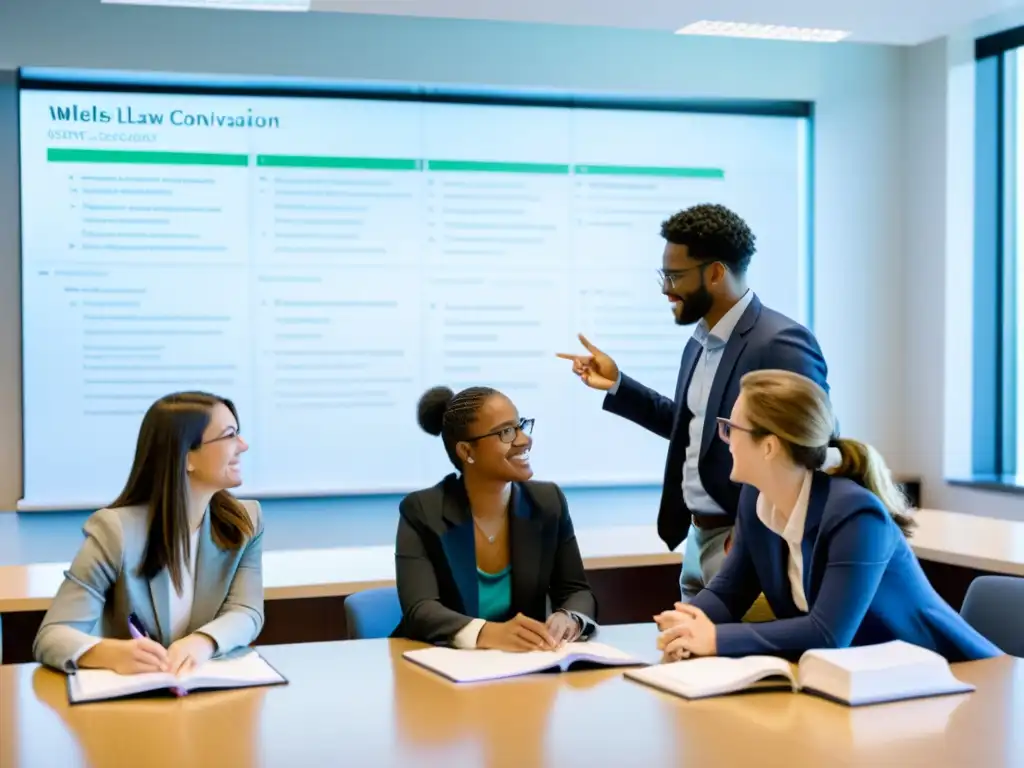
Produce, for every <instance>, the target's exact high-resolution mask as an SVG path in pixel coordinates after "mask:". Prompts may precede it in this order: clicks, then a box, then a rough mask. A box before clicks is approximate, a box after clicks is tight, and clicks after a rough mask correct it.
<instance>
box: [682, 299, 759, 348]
mask: <svg viewBox="0 0 1024 768" xmlns="http://www.w3.org/2000/svg"><path fill="white" fill-rule="evenodd" d="M753 300H754V292H753V291H752V290H750V289H749V288H747V291H746V293H744V294H743V296H742V297H741V298H740V300H739V301H737V302H736V303H735V304H733V305H732V307H731V308H730V309H729V311H728V312H726V313H725V314H724V315H722V317H721V319H720V320H719V321H718V322H717V323H715V327H714V328H710V329H709V328H708V323H707V320H705V319H704V318H701V319H700V322H698V323H697V327H696V328H694V329H693V338H694V339H695V340H696V341H697V342H699V343H700V344H701V345H705V342H706V345H707V346H711V347H717V346H721V345H723V344H725V343H726V342H727V341H729V337H730V336H732V332H733V331H734V330H735V329H736V325H737V324H738V323H739V321H740V318H741V317H743V313H744V312H746V311H747V307H749V306H750V302H751V301H753Z"/></svg>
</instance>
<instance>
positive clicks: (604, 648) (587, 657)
mask: <svg viewBox="0 0 1024 768" xmlns="http://www.w3.org/2000/svg"><path fill="white" fill-rule="evenodd" d="M555 653H557V654H559V655H560V656H561V657H562V658H563V659H565V661H566V662H567V663H569V664H571V663H572V662H574V661H593V662H596V663H599V664H608V665H610V666H611V665H614V666H617V665H626V664H641V663H643V662H641V661H639V660H638V659H636V658H634V657H633V656H630V655H629V654H628V653H623V652H622V651H620V650H619V649H618V648H613V647H612V646H610V645H605V644H604V643H593V642H584V643H569V644H567V645H565V646H563V647H562V648H560V649H559V650H557V651H555Z"/></svg>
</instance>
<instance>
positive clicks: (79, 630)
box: [32, 501, 263, 672]
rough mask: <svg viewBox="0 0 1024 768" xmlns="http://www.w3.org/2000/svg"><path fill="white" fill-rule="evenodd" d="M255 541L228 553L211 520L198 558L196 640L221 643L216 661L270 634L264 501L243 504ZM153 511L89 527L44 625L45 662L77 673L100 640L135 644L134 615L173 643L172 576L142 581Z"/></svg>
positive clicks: (126, 513) (109, 514)
mask: <svg viewBox="0 0 1024 768" xmlns="http://www.w3.org/2000/svg"><path fill="white" fill-rule="evenodd" d="M242 504H243V505H244V506H245V508H246V510H247V511H248V512H249V516H250V517H251V518H252V521H253V528H254V530H255V534H254V536H253V537H252V539H250V540H249V541H248V542H246V543H245V544H243V545H242V547H241V548H240V549H238V550H228V551H224V550H221V549H220V548H219V547H217V545H216V544H215V543H214V542H213V538H212V537H211V535H210V515H209V514H207V515H205V516H204V517H203V524H202V528H201V529H200V532H199V544H198V550H199V551H198V552H197V554H196V575H195V579H196V582H195V597H194V602H193V604H192V618H191V620H190V621H189V624H188V630H187V631H188V633H189V634H191V633H192V632H202V633H203V634H204V635H208V636H209V637H211V638H212V639H213V640H214V642H215V643H216V644H217V648H216V652H215V655H216V656H221V655H224V654H227V653H230V652H231V651H233V650H236V649H237V648H240V647H244V646H247V645H249V644H250V643H252V641H253V640H255V639H256V637H257V636H258V635H259V633H260V630H261V629H262V628H263V516H262V514H261V512H260V505H259V502H257V501H243V502H242ZM148 517H149V515H148V511H147V509H146V507H142V506H136V507H120V508H117V509H101V510H99V511H98V512H95V513H94V514H92V515H90V517H89V519H88V520H86V521H85V525H84V526H83V528H82V532H83V533H84V534H85V543H84V544H83V545H82V548H81V549H79V550H78V554H77V555H75V559H74V561H73V562H72V563H71V568H70V569H68V570H67V571H65V572H64V581H63V583H62V584H61V585H60V588H59V589H58V590H57V595H56V597H55V598H54V599H53V603H51V604H50V609H49V610H48V611H47V612H46V616H45V617H44V618H43V623H42V626H40V628H39V632H38V634H37V635H36V639H35V642H34V643H33V646H32V652H33V654H34V656H35V658H36V660H37V661H39V662H41V663H43V664H46V665H48V666H51V667H54V668H56V669H60V670H64V671H66V672H72V671H74V670H75V669H77V662H78V659H79V658H80V657H81V656H82V654H83V653H85V652H86V651H87V650H89V649H90V648H92V647H93V646H94V645H95V644H96V642H97V639H98V638H107V639H121V640H127V639H129V638H130V637H131V635H130V634H129V632H128V616H129V615H130V614H131V613H133V612H134V613H135V615H136V616H137V617H138V618H139V620H140V621H141V622H142V625H143V626H144V627H145V629H146V632H147V633H148V634H149V636H150V637H152V638H153V639H154V640H157V641H158V642H160V643H161V644H162V645H164V646H168V645H170V643H171V637H170V632H171V621H170V610H171V608H170V591H171V589H173V587H172V585H171V577H170V574H169V573H168V572H167V570H166V569H164V570H163V571H161V572H160V573H159V574H157V576H156V578H154V579H153V580H152V581H150V580H148V579H146V578H145V577H142V576H139V575H137V574H136V569H137V567H138V565H139V563H141V562H142V555H143V552H144V551H145V547H146V538H147V532H148Z"/></svg>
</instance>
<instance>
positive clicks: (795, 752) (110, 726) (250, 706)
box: [0, 624, 1024, 768]
mask: <svg viewBox="0 0 1024 768" xmlns="http://www.w3.org/2000/svg"><path fill="white" fill-rule="evenodd" d="M654 636H655V630H654V627H653V625H652V624H643V625H640V624H633V625H620V626H614V627H607V628H604V629H602V631H601V637H600V640H601V641H603V642H605V643H608V644H610V645H613V646H615V647H617V648H620V649H621V650H623V651H626V652H628V653H632V654H634V655H636V656H638V657H640V658H642V659H644V660H647V661H651V662H656V661H657V658H658V655H657V651H656V650H655V649H654ZM416 647H421V645H420V644H418V643H412V642H408V641H396V640H350V641H339V642H329V643H306V644H301V645H278V646H270V647H263V648H260V652H261V653H263V655H264V656H265V657H266V659H267V660H268V661H269V662H270V663H272V664H273V665H274V666H275V667H276V668H277V669H278V670H279V671H280V672H281V673H282V674H283V675H284V676H285V677H287V678H288V680H289V682H288V684H287V685H282V686H274V687H268V688H254V689H248V690H237V691H227V692H206V693H194V694H191V695H189V696H187V697H185V698H182V699H172V698H165V699H135V700H124V701H116V702H102V703H92V704H81V705H75V706H69V705H68V703H67V695H66V690H65V684H64V677H63V675H61V674H58V673H56V672H53V671H51V670H48V669H43V668H40V667H38V666H37V665H34V664H23V665H8V666H4V667H0V767H2V768H50V767H51V766H61V767H62V768H75V767H76V766H94V767H95V768H106V767H107V766H131V768H145V767H149V766H152V767H153V768H161V767H162V766H168V767H170V766H176V767H177V766H190V767H191V766H217V767H218V768H221V767H223V768H234V767H235V766H239V767H241V766H267V767H271V768H272V767H276V766H301V767H302V768H315V767H316V766H338V765H355V766H360V768H362V767H363V766H366V768H376V767H377V766H408V765H431V766H434V765H436V766H444V767H445V768H454V767H456V766H487V767H488V768H503V767H504V766H510V767H511V766H515V767H516V768H537V767H540V766H552V768H569V767H570V766H579V765H585V766H594V767H595V768H596V767H599V766H634V765H635V766H653V765H678V766H700V767H701V768H704V767H706V766H714V767H715V768H722V767H727V766H733V765H736V766H740V765H742V766H750V765H757V766H773V765H778V766H786V767H787V768H801V767H802V766H808V767H810V766H814V768H820V766H826V765H827V766H855V765H858V766H872V767H873V766H881V765H887V766H901V767H906V766H929V768H942V767H943V766H985V768H993V767H995V766H1021V765H1024V732H1021V731H1020V724H1021V723H1022V722H1024V661H1022V660H1019V659H1013V658H1010V657H1002V658H998V659H990V660H986V661H977V662H969V663H964V664H956V665H954V667H953V669H954V673H955V674H956V675H957V676H958V677H959V678H960V679H962V680H965V681H968V682H970V683H973V684H974V685H976V686H977V690H976V691H974V692H973V693H967V694H958V695H954V696H942V697H936V698H929V699H919V700H913V701H905V702H897V703H891V704H882V705H876V706H871V707H861V708H856V709H853V708H849V707H845V706H843V705H840V704H836V703H833V702H830V701H826V700H824V699H820V698H817V697H813V696H809V695H803V694H794V693H788V692H771V693H769V692H757V693H746V694H737V695H733V696H726V697H720V698H713V699H704V700H695V701H687V700H684V699H681V698H677V697H674V696H671V695H669V694H665V693H661V692H659V691H656V690H654V689H652V688H649V687H646V686H643V685H640V684H637V683H633V682H630V681H628V680H626V679H624V678H623V676H622V670H621V669H620V670H614V669H603V670H592V671H574V672H569V673H564V674H539V675H533V676H529V677H523V678H516V679H509V680H502V681H498V682H490V683H475V684H469V685H465V684H464V685H457V684H455V683H451V682H449V681H447V680H445V679H444V678H441V677H439V676H437V675H435V674H433V673H431V672H429V671H427V670H426V669H424V668H422V667H419V666H416V665H414V664H412V663H410V662H408V661H406V660H404V659H403V658H402V652H403V651H405V650H407V649H410V648H416ZM1018 734H1019V735H1018Z"/></svg>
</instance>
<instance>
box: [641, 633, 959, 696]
mask: <svg viewBox="0 0 1024 768" xmlns="http://www.w3.org/2000/svg"><path fill="white" fill-rule="evenodd" d="M625 676H626V677H627V678H629V679H631V680H635V681H637V682H639V683H644V684H646V685H650V686H652V687H654V688H659V689H661V690H663V691H666V692H668V693H674V694H676V695H677V696H682V697H684V698H687V699H700V698H705V697H708V696H720V695H722V694H726V693H737V692H739V691H746V690H755V689H762V688H777V687H782V688H784V689H788V690H793V691H801V690H803V691H806V692H809V693H815V694H818V695H821V696H824V697H825V698H829V699H833V700H835V701H839V702H842V703H844V704H849V705H851V706H857V705H860V704H878V703H881V702H885V701H897V700H900V699H913V698H919V697H922V696H938V695H942V694H948V693H966V692H968V691H973V690H974V686H972V685H969V684H967V683H963V682H961V681H960V680H957V679H956V678H955V677H954V676H953V672H952V670H951V669H950V668H949V663H948V662H947V661H946V660H945V659H944V658H943V657H942V656H940V655H939V654H937V653H935V652H933V651H929V650H928V649H926V648H920V647H918V646H916V645H911V644H909V643H904V642H903V641H901V640H894V641H892V642H888V643H880V644H878V645H865V646H860V647H857V648H837V649H827V650H816V651H807V652H806V653H804V654H803V655H802V656H801V657H800V662H799V664H797V665H796V669H795V670H794V667H793V665H792V664H790V663H789V662H788V661H785V660H784V659H779V658H775V657H774V656H747V657H745V658H741V659H728V658H720V657H708V658H701V659H689V660H686V661H677V662H672V663H670V664H661V665H658V666H653V667H648V668H646V669H640V670H630V671H628V672H626V675H625Z"/></svg>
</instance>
